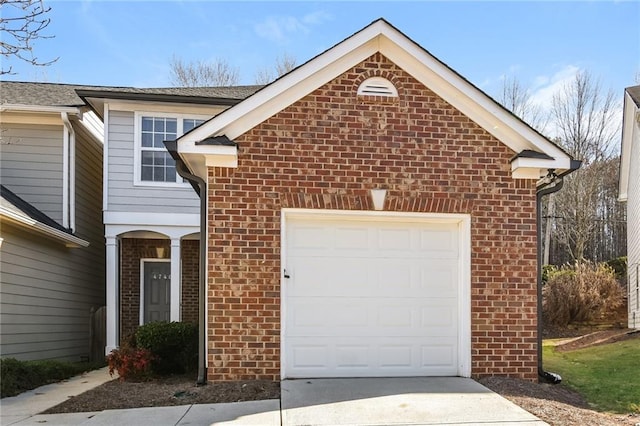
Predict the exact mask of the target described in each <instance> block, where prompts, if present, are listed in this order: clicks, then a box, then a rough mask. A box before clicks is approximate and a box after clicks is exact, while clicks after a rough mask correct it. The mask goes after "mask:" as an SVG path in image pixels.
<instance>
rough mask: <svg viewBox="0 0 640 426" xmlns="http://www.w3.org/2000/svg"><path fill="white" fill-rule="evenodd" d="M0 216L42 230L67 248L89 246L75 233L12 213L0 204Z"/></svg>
mask: <svg viewBox="0 0 640 426" xmlns="http://www.w3.org/2000/svg"><path fill="white" fill-rule="evenodd" d="M0 216H1V217H4V218H6V219H7V220H9V221H11V222H14V223H18V224H20V225H23V226H27V227H31V228H33V229H35V230H37V231H40V232H42V233H43V234H45V235H47V236H49V237H52V238H54V239H57V240H60V241H62V242H64V243H65V246H66V247H68V248H78V247H89V242H88V241H85V240H83V239H81V238H78V237H76V236H75V235H71V234H68V233H66V232H63V231H60V230H58V229H56V228H53V227H51V226H49V225H45V224H44V223H42V222H38V221H37V220H34V219H31V218H30V217H27V216H22V215H19V214H17V213H14V212H12V211H10V210H8V209H5V208H4V207H1V206H0Z"/></svg>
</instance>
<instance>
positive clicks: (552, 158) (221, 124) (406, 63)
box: [178, 19, 578, 178]
mask: <svg viewBox="0 0 640 426" xmlns="http://www.w3.org/2000/svg"><path fill="white" fill-rule="evenodd" d="M377 52H380V53H382V54H383V55H384V56H385V57H387V58H388V59H389V60H391V61H392V62H394V63H395V64H397V65H398V66H399V67H401V68H403V69H404V70H405V71H406V72H408V73H409V74H411V75H412V76H413V77H414V78H416V79H417V80H418V81H420V82H421V83H422V84H424V85H425V86H426V87H428V88H429V89H430V90H432V91H433V92H434V93H436V94H437V95H438V96H440V97H441V98H442V99H444V100H445V101H446V102H448V103H449V104H451V105H452V106H453V107H455V108H457V109H458V110H459V111H461V112H462V113H463V114H465V115H466V116H467V117H469V118H470V119H472V120H473V121H475V122H476V123H477V124H478V125H480V126H481V127H483V128H484V129H485V130H486V131H487V132H489V133H490V134H492V135H493V136H495V137H496V138H497V139H498V140H500V141H501V142H502V143H504V144H505V145H507V146H508V147H509V148H511V149H512V150H513V151H514V152H515V153H516V154H518V153H520V152H522V151H530V152H536V153H539V154H541V155H539V156H534V155H522V156H517V155H516V156H514V159H513V160H512V163H511V165H512V172H513V174H514V177H523V178H539V177H541V176H543V175H545V174H546V173H547V169H555V171H556V173H558V174H561V173H564V172H567V171H570V170H573V169H575V168H577V166H578V165H577V163H576V162H574V161H572V158H571V157H570V156H569V155H568V154H567V153H566V152H565V151H564V150H562V149H561V148H560V147H558V146H557V145H555V144H554V143H553V142H551V141H550V140H548V139H547V138H545V137H544V136H542V135H541V134H540V133H538V132H537V131H536V130H534V129H533V128H531V127H530V126H529V125H527V124H526V123H524V122H523V121H522V120H520V119H519V118H518V117H516V116H515V115H514V114H512V113H511V112H510V111H508V110H507V109H506V108H504V107H503V106H502V105H500V104H499V103H497V102H496V101H494V100H493V99H492V98H491V97H489V96H488V95H486V94H485V93H484V92H482V91H481V90H480V89H478V88H477V87H476V86H474V85H473V84H471V83H470V82H469V81H468V80H466V79H465V78H464V77H462V76H461V75H460V74H458V73H457V72H455V71H454V70H452V69H451V68H450V67H448V66H447V65H446V64H444V63H443V62H442V61H440V60H438V59H437V58H435V57H434V56H433V55H431V54H430V53H429V52H428V51H427V50H425V49H424V48H422V47H421V46H420V45H418V44H417V43H415V42H414V41H412V40H411V39H409V38H408V37H407V36H406V35H404V34H403V33H402V32H400V31H399V30H398V29H397V28H395V27H394V26H392V25H391V24H390V23H389V22H387V21H386V20H384V19H378V20H376V21H374V22H373V23H371V24H370V25H368V26H367V27H365V28H364V29H362V30H360V31H358V32H357V33H355V34H353V35H352V36H350V37H348V38H347V39H345V40H344V41H342V42H340V43H338V44H337V45H335V46H333V47H332V48H330V49H328V50H326V51H325V52H323V53H321V54H319V55H318V56H316V57H314V58H313V59H311V60H309V61H308V62H306V63H305V64H303V65H301V66H299V67H297V68H296V69H294V70H292V71H291V72H289V73H288V74H286V75H284V76H282V77H280V78H279V79H277V80H276V81H274V82H273V83H271V84H269V85H267V86H265V87H264V88H262V89H261V90H259V91H257V92H256V93H254V94H253V95H252V96H249V97H248V98H247V99H245V100H243V101H242V102H240V103H238V104H237V105H235V106H233V107H231V108H229V109H227V110H225V111H223V112H222V113H220V114H218V115H216V116H215V117H213V118H212V119H210V120H209V121H207V122H205V123H204V124H202V125H201V126H199V127H197V128H195V129H193V130H192V131H191V132H189V133H187V134H185V135H183V136H182V137H180V138H179V139H178V152H179V153H180V156H181V158H182V159H183V161H185V163H186V164H187V166H188V167H189V168H190V169H191V170H192V171H193V172H194V173H195V174H197V175H199V176H200V175H202V176H205V175H206V166H205V163H206V159H205V158H204V157H206V156H207V155H208V154H207V152H208V151H207V150H206V148H205V147H204V146H202V145H200V146H199V148H200V149H197V148H196V142H199V141H201V140H203V139H206V138H209V137H216V136H223V135H224V136H226V137H228V138H229V139H235V138H236V137H238V136H240V135H242V134H243V133H245V132H247V131H248V130H250V129H251V128H253V127H254V126H256V125H257V124H259V123H260V122H262V121H264V120H266V119H267V118H269V117H270V116H272V115H274V114H276V113H277V112H279V111H281V110H283V109H284V108H286V107H287V106H289V105H291V104H293V103H294V102H296V101H298V100H299V99H301V98H302V97H304V96H306V95H307V94H308V93H311V92H312V91H313V90H315V89H317V88H319V87H321V86H322V85H324V84H326V83H327V82H329V81H331V80H332V79H334V78H336V77H337V76H339V75H340V74H342V73H343V72H345V71H346V70H348V69H349V68H351V67H353V66H355V65H357V64H358V63H360V62H361V61H363V60H365V59H367V58H369V57H370V56H372V55H373V54H375V53H377ZM203 156H204V157H203ZM209 163H210V164H211V161H210V162H209Z"/></svg>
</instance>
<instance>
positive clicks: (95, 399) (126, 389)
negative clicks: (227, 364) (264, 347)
mask: <svg viewBox="0 0 640 426" xmlns="http://www.w3.org/2000/svg"><path fill="white" fill-rule="evenodd" d="M279 398H280V383H279V382H272V381H267V380H247V381H238V382H223V383H210V384H207V385H204V386H196V377H195V376H194V375H193V374H191V375H180V376H171V377H162V378H157V379H154V380H151V381H148V382H137V383H136V382H125V381H121V380H112V381H110V382H107V383H105V384H103V385H101V386H98V387H97V388H95V389H91V390H89V391H87V392H85V393H83V394H80V395H77V396H74V397H71V398H70V399H68V400H67V401H65V402H63V403H61V404H59V405H56V406H55V407H53V408H50V409H48V410H47V411H45V412H44V413H43V414H56V413H77V412H87V411H102V410H113V409H124V408H139V407H164V406H172V405H190V404H209V403H219V402H238V401H257V400H263V399H279Z"/></svg>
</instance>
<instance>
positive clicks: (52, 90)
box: [0, 81, 262, 107]
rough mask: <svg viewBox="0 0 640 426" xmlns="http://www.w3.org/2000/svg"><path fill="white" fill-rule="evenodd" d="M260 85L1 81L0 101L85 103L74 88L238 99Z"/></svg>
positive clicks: (56, 103)
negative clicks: (89, 84) (129, 85)
mask: <svg viewBox="0 0 640 426" xmlns="http://www.w3.org/2000/svg"><path fill="white" fill-rule="evenodd" d="M260 88H262V86H230V87H155V88H137V87H115V86H83V85H75V84H58V83H30V82H16V81H0V104H12V105H39V106H59V107H78V106H82V105H84V104H85V103H84V102H83V101H82V99H80V97H78V95H77V94H76V90H90V91H92V92H101V93H104V94H105V97H108V94H109V93H119V94H127V93H130V94H132V95H149V96H153V95H162V96H167V95H168V96H190V97H200V98H227V99H238V100H241V99H244V98H246V97H248V96H249V95H251V94H253V93H254V92H256V91H257V90H258V89H260Z"/></svg>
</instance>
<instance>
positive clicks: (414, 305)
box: [286, 297, 458, 339]
mask: <svg viewBox="0 0 640 426" xmlns="http://www.w3.org/2000/svg"><path fill="white" fill-rule="evenodd" d="M289 300H291V301H292V303H291V304H290V306H289V307H288V311H287V323H286V330H287V335H288V336H292V337H303V336H320V337H322V336H351V337H353V338H354V339H360V338H365V337H367V336H382V337H384V336H416V337H420V336H450V335H452V334H455V333H456V330H457V326H458V323H457V320H456V319H457V310H456V307H455V306H454V305H453V303H452V301H450V300H447V299H441V300H440V301H439V303H438V302H435V301H434V300H431V299H424V298H423V299H410V298H409V299H396V300H388V301H383V302H381V301H380V300H378V299H375V298H371V299H364V298H363V299H361V298H331V297H316V298H312V299H306V300H296V299H295V298H291V299H289Z"/></svg>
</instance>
